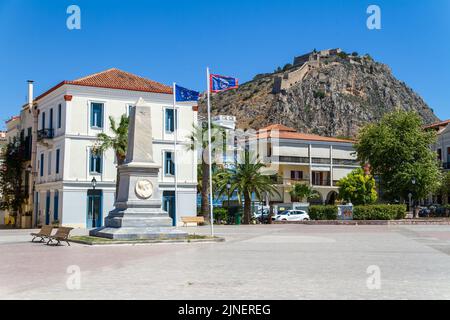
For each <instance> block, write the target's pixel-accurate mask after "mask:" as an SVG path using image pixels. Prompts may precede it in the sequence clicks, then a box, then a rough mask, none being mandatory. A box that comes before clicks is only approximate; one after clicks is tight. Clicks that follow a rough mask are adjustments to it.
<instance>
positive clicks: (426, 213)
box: [418, 207, 431, 218]
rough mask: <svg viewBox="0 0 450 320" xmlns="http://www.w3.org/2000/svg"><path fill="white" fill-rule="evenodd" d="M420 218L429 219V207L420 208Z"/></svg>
mask: <svg viewBox="0 0 450 320" xmlns="http://www.w3.org/2000/svg"><path fill="white" fill-rule="evenodd" d="M418 209H419V217H420V218H424V217H429V216H430V213H431V210H430V209H428V208H427V207H419V208H418Z"/></svg>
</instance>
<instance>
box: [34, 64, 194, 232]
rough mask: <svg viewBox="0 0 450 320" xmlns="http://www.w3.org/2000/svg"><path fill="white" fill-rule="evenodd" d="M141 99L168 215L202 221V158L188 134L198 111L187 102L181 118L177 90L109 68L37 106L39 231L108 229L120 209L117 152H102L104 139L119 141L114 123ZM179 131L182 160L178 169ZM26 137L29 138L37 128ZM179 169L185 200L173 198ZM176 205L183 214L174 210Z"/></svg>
mask: <svg viewBox="0 0 450 320" xmlns="http://www.w3.org/2000/svg"><path fill="white" fill-rule="evenodd" d="M139 98H143V99H144V100H145V102H146V103H147V105H149V106H150V107H151V112H152V123H151V126H152V130H153V148H154V160H155V162H156V163H158V164H160V165H161V170H160V176H159V182H160V188H161V191H162V194H163V209H165V210H166V211H168V212H169V214H170V215H171V216H172V218H174V223H180V217H181V216H182V215H183V216H189V215H191V216H195V215H196V184H197V177H196V175H197V171H196V164H197V159H196V157H195V152H194V151H190V150H188V148H187V145H188V144H189V140H188V138H187V136H188V135H187V132H189V131H190V130H191V128H192V124H193V123H196V122H197V108H196V106H195V105H194V103H183V104H180V105H177V106H176V110H175V111H174V110H173V105H172V101H173V95H172V89H171V87H168V86H165V85H162V84H160V83H157V82H154V81H152V80H148V79H145V78H142V77H139V76H136V75H133V74H130V73H127V72H124V71H121V70H118V69H110V70H106V71H104V72H100V73H97V74H93V75H90V76H87V77H84V78H81V79H77V80H74V81H63V82H61V83H59V84H58V85H56V86H55V87H53V88H51V89H50V90H48V91H47V92H45V93H43V94H42V95H40V96H38V97H36V98H35V99H34V100H33V105H34V108H36V110H37V112H36V119H35V123H36V125H35V126H36V127H37V128H36V146H35V149H34V152H35V165H34V166H33V168H34V169H33V171H34V172H33V177H34V183H33V185H34V186H33V188H32V199H33V209H32V211H33V225H34V226H38V225H44V224H60V225H64V226H72V227H86V228H93V227H100V226H102V225H103V222H104V218H105V217H106V216H107V215H108V213H109V211H111V210H112V209H113V207H114V201H115V186H116V173H117V168H116V166H117V160H116V158H115V153H114V151H113V150H108V151H106V152H105V153H103V154H99V153H98V152H96V151H95V148H94V147H95V145H96V143H97V135H98V134H99V133H106V134H108V135H111V136H112V135H113V133H112V132H111V129H110V120H109V118H110V117H112V118H113V119H115V120H116V122H118V121H119V120H120V117H121V116H122V115H123V114H128V113H129V110H130V107H131V106H133V105H134V104H135V103H136V101H137V100H138V99H139ZM30 114H32V113H30ZM175 115H176V119H177V123H176V124H175V122H174V118H175ZM149 125H150V124H149ZM175 128H177V130H176V132H177V150H176V156H177V158H179V160H177V161H176V165H175V164H174V158H175V154H174V150H175V145H174V132H175ZM25 131H26V132H25V136H27V133H28V132H31V133H32V132H33V129H31V130H28V129H26V130H25ZM175 170H176V172H177V181H178V191H177V195H178V199H175V192H174V190H175V186H174V184H175V177H174V175H175ZM94 180H95V181H96V185H95V188H94V186H93V181H94ZM175 201H177V209H178V210H177V211H178V212H175V210H174V208H175Z"/></svg>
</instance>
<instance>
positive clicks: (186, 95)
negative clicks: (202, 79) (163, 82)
mask: <svg viewBox="0 0 450 320" xmlns="http://www.w3.org/2000/svg"><path fill="white" fill-rule="evenodd" d="M198 96H199V93H198V92H197V91H193V90H189V89H186V88H183V87H180V86H178V85H175V97H176V100H177V101H180V102H181V101H198Z"/></svg>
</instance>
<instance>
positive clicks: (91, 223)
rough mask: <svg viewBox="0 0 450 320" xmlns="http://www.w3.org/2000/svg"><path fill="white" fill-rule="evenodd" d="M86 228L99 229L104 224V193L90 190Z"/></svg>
mask: <svg viewBox="0 0 450 320" xmlns="http://www.w3.org/2000/svg"><path fill="white" fill-rule="evenodd" d="M87 202H88V203H87V219H86V228H99V227H101V226H102V224H103V213H102V208H103V191H102V190H93V189H91V190H88V201H87Z"/></svg>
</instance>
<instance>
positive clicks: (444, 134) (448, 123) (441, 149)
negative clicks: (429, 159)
mask: <svg viewBox="0 0 450 320" xmlns="http://www.w3.org/2000/svg"><path fill="white" fill-rule="evenodd" d="M425 130H434V131H436V135H437V139H436V143H435V144H433V145H432V146H431V149H432V150H433V151H434V152H436V158H437V160H438V162H439V164H440V167H441V169H442V170H444V171H448V170H450V120H445V121H441V122H437V123H433V124H430V125H427V126H426V127H425ZM427 200H428V202H430V203H440V204H447V203H450V196H449V197H448V198H447V199H443V197H442V195H440V194H435V195H430V197H429V199H427Z"/></svg>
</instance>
